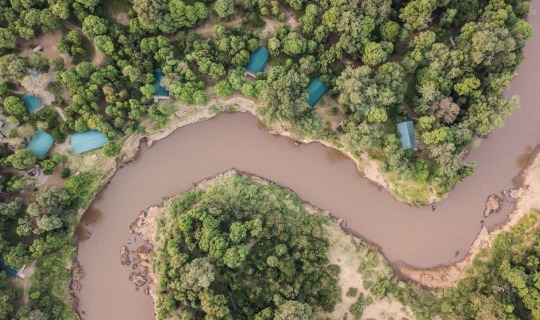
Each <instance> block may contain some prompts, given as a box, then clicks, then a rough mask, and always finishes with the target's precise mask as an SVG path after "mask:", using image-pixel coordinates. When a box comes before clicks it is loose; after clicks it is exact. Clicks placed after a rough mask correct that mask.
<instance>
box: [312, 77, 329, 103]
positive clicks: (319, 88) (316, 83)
mask: <svg viewBox="0 0 540 320" xmlns="http://www.w3.org/2000/svg"><path fill="white" fill-rule="evenodd" d="M307 90H308V93H309V96H308V99H307V103H308V104H309V106H310V107H313V106H315V105H316V104H317V102H319V100H321V98H322V97H323V96H324V94H325V93H326V91H328V86H327V85H326V84H325V83H324V82H322V81H321V79H319V78H315V79H313V81H311V83H310V84H309V86H308V88H307Z"/></svg>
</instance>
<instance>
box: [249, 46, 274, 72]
mask: <svg viewBox="0 0 540 320" xmlns="http://www.w3.org/2000/svg"><path fill="white" fill-rule="evenodd" d="M268 59H270V52H268V50H267V49H266V48H265V47H258V48H257V50H255V51H253V52H252V53H251V55H250V56H249V62H248V64H247V65H246V69H247V71H249V72H251V73H253V74H255V73H257V72H261V71H262V70H263V69H264V66H265V65H266V63H267V62H268Z"/></svg>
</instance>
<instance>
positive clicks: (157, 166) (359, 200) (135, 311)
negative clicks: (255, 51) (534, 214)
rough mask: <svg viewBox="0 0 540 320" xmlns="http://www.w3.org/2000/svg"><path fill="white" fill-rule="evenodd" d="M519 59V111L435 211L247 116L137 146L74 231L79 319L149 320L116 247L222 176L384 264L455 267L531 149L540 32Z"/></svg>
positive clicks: (473, 156) (538, 111) (535, 138)
mask: <svg viewBox="0 0 540 320" xmlns="http://www.w3.org/2000/svg"><path fill="white" fill-rule="evenodd" d="M538 7H539V1H533V3H532V10H531V13H530V15H529V22H530V23H531V24H532V25H533V28H534V30H536V31H538V30H540V19H539V17H538V15H537V14H536V10H537V8H538ZM525 56H526V59H525V60H524V61H523V62H522V64H521V65H520V67H519V69H518V75H519V76H518V77H516V78H515V79H514V80H513V81H512V86H511V88H510V89H509V90H508V94H517V95H519V96H520V97H521V104H522V107H521V108H520V109H518V110H516V111H515V112H514V113H513V114H512V116H510V117H509V118H508V119H507V120H506V122H505V125H504V128H502V129H499V130H495V131H494V132H493V133H492V135H491V137H490V138H489V139H486V140H484V141H482V143H481V145H480V146H479V147H476V148H473V149H472V150H471V152H470V153H469V156H468V157H467V159H466V161H476V163H477V165H476V170H475V173H474V175H473V176H472V177H470V178H469V179H467V180H465V181H464V182H462V183H460V184H458V185H457V186H456V188H455V190H453V191H452V192H451V194H450V196H449V197H448V198H447V199H445V200H444V201H442V202H440V203H438V204H437V209H436V210H435V211H432V208H431V207H425V208H419V209H418V208H412V207H410V206H408V205H406V204H404V203H400V202H397V201H395V200H394V199H393V197H392V196H391V195H390V194H388V193H387V192H386V191H384V190H382V191H381V190H379V188H377V187H376V186H375V185H373V184H372V183H370V182H369V181H367V180H366V179H364V178H362V177H361V176H360V175H359V174H358V172H357V171H356V166H355V164H354V162H353V161H352V160H350V159H349V158H347V157H345V156H344V155H342V154H341V153H339V152H338V151H335V150H333V149H330V148H327V147H324V146H322V145H321V144H318V143H312V144H308V145H300V146H295V145H294V143H293V142H292V141H291V140H289V139H286V138H284V137H277V136H272V135H269V134H268V133H267V132H266V130H265V128H264V126H263V125H262V124H261V123H260V122H259V121H258V120H257V119H256V118H255V117H253V116H251V115H249V114H240V113H238V114H226V115H221V116H218V117H216V118H213V119H210V120H208V121H205V122H202V123H198V124H193V125H189V126H186V127H183V128H181V129H178V130H177V131H175V132H174V133H173V134H172V135H170V136H169V137H168V138H166V139H164V140H162V141H159V142H157V143H155V144H154V145H153V146H152V148H151V149H148V148H146V147H143V150H142V151H141V152H140V154H139V156H138V157H137V159H136V160H135V161H133V162H132V163H130V164H129V165H128V166H126V167H125V168H123V169H121V170H119V171H118V172H117V174H116V176H115V177H114V178H113V179H112V181H111V183H110V184H109V186H108V187H107V188H106V189H105V190H103V191H102V192H101V193H100V194H99V195H98V197H97V198H96V200H95V201H94V202H93V204H92V206H91V207H90V209H89V211H88V212H87V214H86V215H85V217H84V218H83V221H82V223H81V227H82V231H81V236H80V240H79V252H78V257H79V261H80V263H81V266H82V268H83V270H84V274H85V276H84V278H83V280H82V285H83V286H82V289H81V291H80V292H79V294H78V298H79V311H80V313H81V315H82V316H83V318H84V319H96V320H97V319H100V320H106V319H132V320H138V319H141V320H143V319H145V320H148V319H153V305H152V300H151V298H150V297H149V296H146V295H144V294H143V293H142V292H136V291H135V289H134V286H133V284H132V283H131V282H130V281H129V280H128V275H129V270H128V269H127V268H126V267H125V266H122V265H121V264H120V254H119V251H120V248H121V246H123V245H124V244H125V243H128V242H130V243H131V244H132V247H133V248H135V247H136V243H135V241H137V239H136V237H134V236H133V235H130V234H129V231H128V228H129V225H130V224H131V223H132V222H133V221H134V220H135V219H136V218H137V216H138V214H139V212H140V211H141V210H144V209H146V208H147V207H149V206H152V205H156V204H159V203H161V202H162V200H163V197H169V196H174V195H176V194H178V193H180V192H183V191H186V190H188V189H189V188H191V187H192V186H193V183H195V182H198V181H200V180H203V179H204V178H207V177H211V176H214V175H216V174H217V173H220V172H223V171H226V170H228V169H230V168H236V169H238V170H241V171H246V172H249V173H253V174H256V175H258V176H261V177H263V178H265V179H268V180H271V181H273V182H275V183H277V184H280V185H282V186H285V187H288V188H291V189H292V190H293V191H294V192H296V193H297V194H298V196H299V197H300V198H302V199H303V200H306V201H308V202H310V203H311V204H313V205H315V206H317V207H319V208H321V209H324V210H328V211H330V212H331V213H332V214H333V215H335V216H337V217H342V218H344V219H345V220H346V221H347V224H348V227H349V228H350V229H352V230H354V231H355V232H356V233H358V234H360V235H361V236H362V237H363V238H365V239H367V240H369V241H372V242H374V243H376V244H378V245H379V246H380V247H381V248H382V251H383V253H384V255H385V256H386V257H387V258H388V259H389V260H390V261H391V262H398V261H399V262H404V263H407V264H409V265H412V266H415V267H420V268H425V267H432V266H436V265H441V264H450V263H453V262H456V261H458V260H460V259H463V257H464V256H465V254H466V253H467V251H468V250H469V247H470V245H471V243H472V242H473V241H474V239H475V237H476V235H477V234H478V232H479V231H480V228H481V226H482V220H484V217H483V211H484V205H485V201H486V198H487V197H488V196H489V195H490V194H500V192H501V191H502V190H508V189H510V188H512V187H513V184H512V179H513V178H514V177H515V176H516V175H517V174H518V172H519V171H520V169H522V168H523V166H524V165H525V164H526V159H527V157H528V155H529V154H530V152H531V150H532V149H533V148H534V147H535V146H536V145H537V144H538V143H539V142H540V126H539V125H538V123H539V121H540V108H538V107H537V103H538V101H540V90H538V85H539V84H540V72H538V64H537V61H536V57H538V56H540V32H536V34H535V35H534V36H533V38H531V39H530V40H529V41H528V42H527V45H526V47H525ZM511 208H512V205H511V203H505V204H504V206H503V210H502V211H501V212H500V213H499V214H496V215H493V216H490V217H489V218H488V219H487V220H486V222H485V223H486V225H487V226H493V225H494V224H497V223H500V222H501V221H503V220H504V219H505V218H506V216H507V215H508V213H509V212H510V210H511ZM140 241H141V240H139V244H140ZM83 312H84V313H83Z"/></svg>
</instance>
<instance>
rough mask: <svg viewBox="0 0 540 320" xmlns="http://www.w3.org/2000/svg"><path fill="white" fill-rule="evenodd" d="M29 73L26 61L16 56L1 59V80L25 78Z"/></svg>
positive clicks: (7, 55) (6, 56)
mask: <svg viewBox="0 0 540 320" xmlns="http://www.w3.org/2000/svg"><path fill="white" fill-rule="evenodd" d="M26 73H27V70H26V64H25V63H24V60H23V59H21V58H19V57H18V56H16V55H14V54H6V55H4V56H1V57H0V78H3V79H8V80H15V79H20V78H22V77H24V76H25V75H26Z"/></svg>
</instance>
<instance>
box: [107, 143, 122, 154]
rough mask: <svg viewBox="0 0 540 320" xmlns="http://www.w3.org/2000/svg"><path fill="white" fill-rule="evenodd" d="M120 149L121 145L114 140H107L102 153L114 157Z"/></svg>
mask: <svg viewBox="0 0 540 320" xmlns="http://www.w3.org/2000/svg"><path fill="white" fill-rule="evenodd" d="M120 151H122V146H121V145H120V143H118V142H116V141H109V142H107V143H106V144H105V146H104V147H103V154H104V155H106V156H107V157H116V156H117V155H119V154H120Z"/></svg>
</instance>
